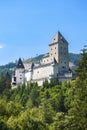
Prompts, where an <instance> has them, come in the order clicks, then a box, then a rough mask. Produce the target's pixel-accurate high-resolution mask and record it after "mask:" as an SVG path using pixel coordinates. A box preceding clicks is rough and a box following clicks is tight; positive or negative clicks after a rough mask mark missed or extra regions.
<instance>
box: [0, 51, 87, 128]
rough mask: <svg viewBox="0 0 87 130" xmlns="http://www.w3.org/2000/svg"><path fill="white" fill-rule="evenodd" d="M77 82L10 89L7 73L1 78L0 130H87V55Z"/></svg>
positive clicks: (84, 56) (53, 81) (46, 82)
mask: <svg viewBox="0 0 87 130" xmlns="http://www.w3.org/2000/svg"><path fill="white" fill-rule="evenodd" d="M76 74H77V77H76V79H75V80H70V81H68V82H63V83H61V82H58V80H57V79H56V78H55V79H53V80H51V82H50V83H48V81H45V82H44V83H43V86H40V87H38V86H37V83H30V84H27V85H25V84H23V85H22V86H18V87H17V88H15V89H13V90H12V89H11V86H10V77H9V74H8V73H7V74H6V75H5V76H3V77H1V78H0V130H87V52H85V51H83V53H82V58H81V60H80V62H79V64H78V68H77V71H76Z"/></svg>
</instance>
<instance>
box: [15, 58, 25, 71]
mask: <svg viewBox="0 0 87 130" xmlns="http://www.w3.org/2000/svg"><path fill="white" fill-rule="evenodd" d="M16 68H20V69H24V65H23V62H22V60H21V58H19V60H18V63H17V66H16Z"/></svg>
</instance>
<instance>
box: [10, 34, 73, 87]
mask: <svg viewBox="0 0 87 130" xmlns="http://www.w3.org/2000/svg"><path fill="white" fill-rule="evenodd" d="M55 77H58V79H59V80H60V81H65V80H68V79H70V78H71V77H72V73H71V71H70V69H69V57H68V42H67V41H66V39H65V38H64V37H63V36H62V34H61V33H60V32H57V33H56V35H55V36H54V37H53V39H52V40H51V42H50V44H49V53H47V54H45V55H44V56H43V58H42V61H41V62H40V63H39V64H34V63H30V64H24V63H23V62H22V60H21V59H19V61H18V63H17V66H16V69H15V74H14V75H13V77H12V86H13V88H14V87H16V86H17V85H19V84H22V83H25V82H26V83H28V82H37V83H38V85H39V86H40V85H42V84H43V81H45V80H48V81H49V82H50V80H51V79H53V78H55Z"/></svg>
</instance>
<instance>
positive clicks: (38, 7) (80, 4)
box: [0, 0, 87, 65]
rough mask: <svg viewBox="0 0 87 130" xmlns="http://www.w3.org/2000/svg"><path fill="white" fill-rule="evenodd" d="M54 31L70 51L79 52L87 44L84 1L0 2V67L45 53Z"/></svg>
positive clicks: (86, 6) (40, 0)
mask: <svg viewBox="0 0 87 130" xmlns="http://www.w3.org/2000/svg"><path fill="white" fill-rule="evenodd" d="M57 31H60V32H61V33H62V35H63V36H64V37H65V38H66V40H67V41H68V42H69V52H73V53H80V50H81V49H82V48H83V46H84V45H87V1H86V0H2V1H0V65H2V64H6V63H9V62H11V61H13V62H14V61H15V60H16V59H18V58H19V57H21V58H24V59H26V58H31V57H34V56H36V55H39V54H44V53H47V52H48V49H49V48H48V44H49V42H50V41H51V39H52V38H53V36H54V35H55V33H56V32H57Z"/></svg>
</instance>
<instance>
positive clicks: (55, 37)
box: [49, 32, 68, 46]
mask: <svg viewBox="0 0 87 130" xmlns="http://www.w3.org/2000/svg"><path fill="white" fill-rule="evenodd" d="M60 41H62V42H65V43H68V42H67V40H66V39H65V38H64V37H63V36H62V34H61V33H60V32H57V33H56V35H55V36H54V37H53V39H52V40H51V42H50V44H49V46H51V45H53V44H56V43H58V42H60Z"/></svg>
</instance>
